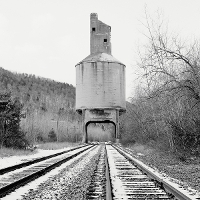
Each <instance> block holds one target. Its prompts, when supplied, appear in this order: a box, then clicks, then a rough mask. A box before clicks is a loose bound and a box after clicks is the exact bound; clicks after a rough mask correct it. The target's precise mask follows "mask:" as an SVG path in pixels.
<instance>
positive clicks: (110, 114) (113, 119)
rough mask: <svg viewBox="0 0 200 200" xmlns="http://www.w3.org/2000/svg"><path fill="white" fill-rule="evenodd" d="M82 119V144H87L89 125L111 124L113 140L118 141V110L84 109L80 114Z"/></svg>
mask: <svg viewBox="0 0 200 200" xmlns="http://www.w3.org/2000/svg"><path fill="white" fill-rule="evenodd" d="M82 117H83V123H82V125H83V142H85V143H87V142H88V133H87V127H88V125H89V123H92V122H93V123H94V122H95V123H100V122H105V123H113V124H114V125H115V138H116V141H118V140H119V110H117V109H113V110H112V109H102V110H98V109H92V110H91V109H86V110H83V112H82Z"/></svg>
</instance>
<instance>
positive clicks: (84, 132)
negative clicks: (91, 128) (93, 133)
mask: <svg viewBox="0 0 200 200" xmlns="http://www.w3.org/2000/svg"><path fill="white" fill-rule="evenodd" d="M86 128H87V127H86V121H85V110H82V132H83V138H82V143H88V136H87V130H86Z"/></svg>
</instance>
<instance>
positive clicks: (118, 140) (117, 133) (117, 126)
mask: <svg viewBox="0 0 200 200" xmlns="http://www.w3.org/2000/svg"><path fill="white" fill-rule="evenodd" d="M115 126H116V143H119V142H120V133H119V110H116V124H115Z"/></svg>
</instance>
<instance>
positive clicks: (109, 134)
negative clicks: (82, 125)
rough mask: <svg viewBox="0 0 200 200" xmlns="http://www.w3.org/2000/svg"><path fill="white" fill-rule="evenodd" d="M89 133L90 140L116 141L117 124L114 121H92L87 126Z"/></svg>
mask: <svg viewBox="0 0 200 200" xmlns="http://www.w3.org/2000/svg"><path fill="white" fill-rule="evenodd" d="M87 134H88V141H90V142H108V141H112V142H114V141H115V126H114V124H112V123H98V122H91V123H90V124H89V125H88V126H87Z"/></svg>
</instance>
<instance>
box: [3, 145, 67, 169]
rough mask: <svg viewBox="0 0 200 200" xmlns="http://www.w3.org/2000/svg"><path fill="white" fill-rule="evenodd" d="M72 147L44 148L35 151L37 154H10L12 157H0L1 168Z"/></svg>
mask: <svg viewBox="0 0 200 200" xmlns="http://www.w3.org/2000/svg"><path fill="white" fill-rule="evenodd" d="M70 148H71V147H67V148H63V149H57V150H43V149H37V150H36V151H35V154H32V155H26V156H10V157H3V158H0V169H3V168H6V167H9V166H13V165H16V164H20V163H23V162H27V161H30V160H33V159H36V158H40V157H43V156H48V155H51V154H55V153H59V152H61V151H65V150H68V149H70Z"/></svg>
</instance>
